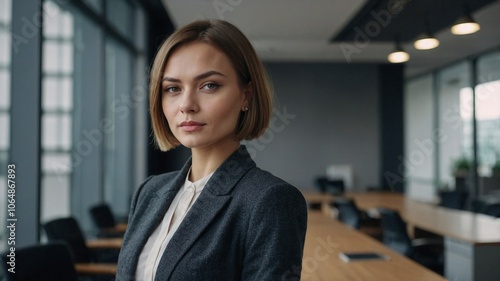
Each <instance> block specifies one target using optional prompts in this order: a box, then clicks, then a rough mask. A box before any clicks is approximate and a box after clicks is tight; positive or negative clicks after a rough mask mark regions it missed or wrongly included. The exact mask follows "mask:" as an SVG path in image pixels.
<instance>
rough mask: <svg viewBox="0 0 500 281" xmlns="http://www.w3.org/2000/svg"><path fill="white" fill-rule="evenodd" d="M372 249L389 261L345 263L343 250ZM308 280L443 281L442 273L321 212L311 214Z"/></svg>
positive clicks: (305, 268)
mask: <svg viewBox="0 0 500 281" xmlns="http://www.w3.org/2000/svg"><path fill="white" fill-rule="evenodd" d="M360 252H371V253H378V254H381V255H384V256H387V257H388V258H389V259H388V260H359V261H350V262H344V261H343V260H341V259H340V258H339V254H340V253H360ZM301 280H305V281H330V280H335V281H401V280H405V281H443V280H446V279H445V278H443V277H442V276H440V275H438V274H436V273H434V272H433V271H430V270H429V269H427V268H425V267H423V266H421V265H419V264H417V263H415V262H414V261H412V260H410V259H408V258H406V257H404V256H402V255H400V254H398V253H396V252H394V251H392V250H391V249H389V248H387V247H385V246H384V245H383V244H381V243H380V242H379V241H376V240H375V239H373V238H371V237H369V236H367V235H366V234H364V233H362V232H360V231H358V230H355V229H352V228H350V227H348V226H346V225H344V224H343V223H341V222H339V221H337V220H336V219H334V218H332V217H331V216H328V215H326V214H324V213H322V212H320V211H310V212H309V214H308V223H307V234H306V241H305V246H304V256H303V260H302V278H301Z"/></svg>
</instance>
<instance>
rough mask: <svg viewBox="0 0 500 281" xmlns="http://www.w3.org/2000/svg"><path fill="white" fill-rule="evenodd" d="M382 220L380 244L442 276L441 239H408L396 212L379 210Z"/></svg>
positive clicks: (442, 252)
mask: <svg viewBox="0 0 500 281" xmlns="http://www.w3.org/2000/svg"><path fill="white" fill-rule="evenodd" d="M379 212H380V215H381V219H382V231H383V239H382V242H383V243H384V244H385V245H386V246H387V247H389V248H391V249H393V250H394V251H396V252H398V253H400V254H402V255H405V256H407V257H409V258H411V259H413V260H414V261H416V262H418V263H420V264H421V265H423V266H425V267H427V268H429V269H431V270H433V271H434V272H436V273H439V274H443V271H444V245H443V241H442V239H428V238H419V239H413V240H412V239H410V237H409V236H408V232H407V229H406V223H405V222H404V221H403V219H402V218H401V216H400V215H399V213H398V212H397V211H394V210H389V209H384V208H381V209H379Z"/></svg>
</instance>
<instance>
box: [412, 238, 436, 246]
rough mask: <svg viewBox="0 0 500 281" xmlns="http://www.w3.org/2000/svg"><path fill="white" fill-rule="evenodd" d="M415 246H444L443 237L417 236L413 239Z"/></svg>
mask: <svg viewBox="0 0 500 281" xmlns="http://www.w3.org/2000/svg"><path fill="white" fill-rule="evenodd" d="M411 245H412V246H413V247H444V241H443V238H416V239H413V240H411Z"/></svg>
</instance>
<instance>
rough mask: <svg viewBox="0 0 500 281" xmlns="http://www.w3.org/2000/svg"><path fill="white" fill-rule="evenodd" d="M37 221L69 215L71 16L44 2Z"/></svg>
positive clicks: (72, 25)
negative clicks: (38, 217) (39, 211)
mask: <svg viewBox="0 0 500 281" xmlns="http://www.w3.org/2000/svg"><path fill="white" fill-rule="evenodd" d="M43 9H44V14H45V15H46V16H45V17H44V22H43V25H44V28H43V57H42V58H43V59H42V127H41V133H42V136H41V138H42V147H41V149H42V158H41V159H42V160H41V161H42V162H41V169H42V171H41V180H42V182H41V220H42V222H43V221H46V220H49V219H54V218H57V217H62V216H69V215H70V187H71V172H72V170H71V148H72V127H73V125H72V123H73V72H74V71H73V69H74V54H73V52H74V48H75V46H74V17H73V15H72V14H71V13H70V12H69V11H67V10H64V9H62V8H61V7H60V6H58V5H57V4H56V3H54V2H52V1H45V2H44V6H43Z"/></svg>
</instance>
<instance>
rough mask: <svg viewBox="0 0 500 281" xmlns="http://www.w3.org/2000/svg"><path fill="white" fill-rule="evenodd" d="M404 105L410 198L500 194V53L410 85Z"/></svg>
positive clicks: (407, 176)
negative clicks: (446, 193)
mask: <svg viewBox="0 0 500 281" xmlns="http://www.w3.org/2000/svg"><path fill="white" fill-rule="evenodd" d="M473 73H476V75H477V77H475V78H476V79H473V76H472V75H473ZM433 81H435V83H434V82H433ZM474 81H475V85H474ZM473 87H474V88H473ZM473 89H474V91H473ZM405 105H406V108H405V138H406V140H405V146H406V150H405V159H404V164H405V165H404V167H405V172H406V173H405V175H406V180H407V182H406V191H407V193H408V194H409V195H410V196H411V197H419V198H420V199H424V200H426V199H431V198H435V196H436V194H437V192H438V191H440V190H443V189H444V190H462V191H465V192H468V193H469V194H471V196H476V195H477V196H480V197H481V196H483V195H490V194H492V193H499V192H500V189H499V186H500V52H495V53H491V54H487V55H483V56H480V57H478V58H475V59H473V60H464V61H462V62H459V63H456V64H454V65H452V66H450V67H447V68H444V69H441V70H439V71H436V72H434V73H432V74H429V75H426V76H424V77H420V78H415V79H410V80H408V81H407V82H406V89H405ZM474 124H475V125H474ZM474 126H475V134H474ZM474 138H475V139H474ZM474 157H476V159H474ZM474 162H475V163H477V165H478V166H477V171H474V169H473V163H474ZM416 164H421V165H416ZM475 172H477V176H478V181H477V182H475V181H474V180H473V179H474V176H475V174H474V173H475Z"/></svg>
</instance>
